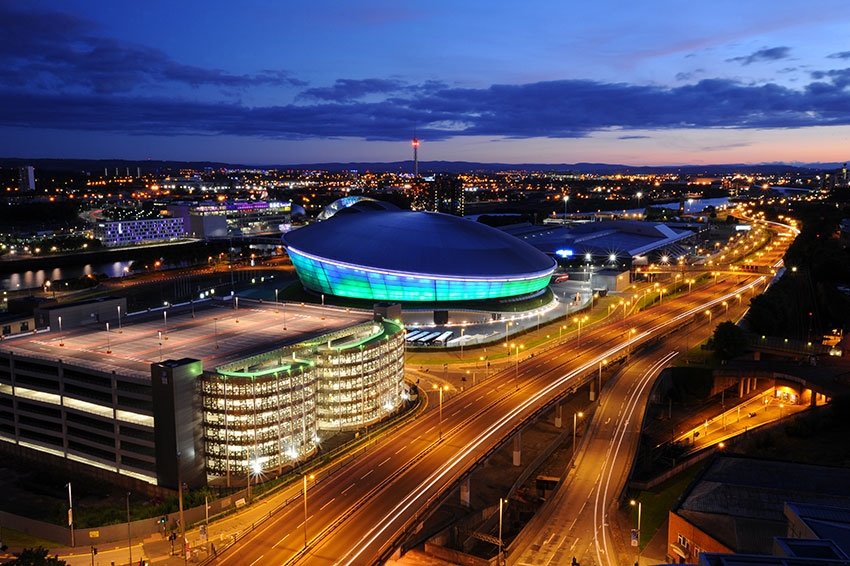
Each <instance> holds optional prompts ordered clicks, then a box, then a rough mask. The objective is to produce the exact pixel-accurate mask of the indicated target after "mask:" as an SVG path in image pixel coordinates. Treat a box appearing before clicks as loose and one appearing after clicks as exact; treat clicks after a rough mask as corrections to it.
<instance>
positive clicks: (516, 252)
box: [284, 208, 557, 302]
mask: <svg viewBox="0 0 850 566" xmlns="http://www.w3.org/2000/svg"><path fill="white" fill-rule="evenodd" d="M284 241H285V243H286V246H287V251H288V252H289V256H290V258H291V259H292V263H293V265H294V266H295V269H296V271H297V273H298V276H299V278H300V279H301V282H302V283H303V285H304V287H306V288H307V289H309V290H312V291H315V292H318V293H324V294H328V295H336V296H339V297H351V298H358V299H371V300H389V301H409V302H424V301H436V302H454V301H471V300H485V299H500V298H505V297H516V296H521V295H526V294H530V293H535V292H537V291H540V290H542V289H544V288H545V287H546V286H547V285H548V284H549V280H550V278H551V276H552V272H553V271H554V269H555V267H556V265H557V264H556V262H555V260H554V259H552V258H551V257H549V256H547V255H545V254H544V253H542V252H540V251H538V250H537V249H535V248H534V247H532V246H530V245H529V244H526V243H525V242H522V241H520V240H518V239H517V238H515V237H513V236H510V235H508V234H505V233H504V232H502V231H500V230H497V229H495V228H492V227H490V226H487V225H484V224H481V223H478V222H473V221H470V220H466V219H463V218H458V217H456V216H451V215H447V214H440V213H435V212H411V211H403V210H385V211H354V210H353V208H348V209H345V210H344V211H342V213H340V214H338V215H335V216H333V217H331V218H329V219H327V220H325V221H324V222H321V223H319V224H313V225H310V226H306V227H304V228H301V229H298V230H295V231H292V232H289V233H288V234H286V236H284Z"/></svg>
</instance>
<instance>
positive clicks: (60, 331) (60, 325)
mask: <svg viewBox="0 0 850 566" xmlns="http://www.w3.org/2000/svg"><path fill="white" fill-rule="evenodd" d="M59 334H62V317H61V316H60V317H59ZM59 345H60V346H64V345H65V340H63V339H62V337H61V336H60V337H59Z"/></svg>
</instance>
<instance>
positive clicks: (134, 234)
mask: <svg viewBox="0 0 850 566" xmlns="http://www.w3.org/2000/svg"><path fill="white" fill-rule="evenodd" d="M185 236H186V227H185V222H184V220H183V219H182V218H153V219H150V220H119V221H115V222H101V223H99V224H98V225H97V227H96V228H95V229H94V237H95V238H97V239H98V240H100V241H101V243H102V244H103V245H104V246H106V247H107V248H114V247H118V246H132V245H134V244H146V243H151V242H166V241H168V240H176V239H178V238H183V237H185Z"/></svg>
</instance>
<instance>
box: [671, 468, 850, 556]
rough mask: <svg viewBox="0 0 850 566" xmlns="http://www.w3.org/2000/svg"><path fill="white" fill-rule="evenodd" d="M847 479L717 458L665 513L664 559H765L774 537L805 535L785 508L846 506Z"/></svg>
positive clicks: (828, 472) (836, 472)
mask: <svg viewBox="0 0 850 566" xmlns="http://www.w3.org/2000/svg"><path fill="white" fill-rule="evenodd" d="M848 480H850V472H848V470H846V469H844V468H835V467H829V466H817V465H813V464H805V463H798V462H780V461H774V460H763V459H758V458H750V457H746V456H737V455H723V456H721V457H717V458H715V459H714V460H712V461H711V463H709V464H708V465H707V466H706V467H705V468H703V470H702V471H701V472H700V473H699V474H698V475H697V477H696V478H695V479H694V480H693V482H691V484H690V486H688V488H687V489H686V490H685V492H684V493H683V494H682V496H681V497H680V498H679V500H678V501H677V502H676V504H675V505H674V506H673V508H672V509H671V510H670V512H669V522H668V528H667V547H668V552H667V557H668V561H669V562H676V563H681V564H693V563H695V562H697V561H698V560H699V561H700V563H701V564H702V563H706V562H704V561H703V560H702V555H703V554H704V553H706V554H708V553H717V554H728V553H738V554H745V555H747V554H750V555H769V554H771V553H772V552H773V550H774V544H775V538H776V537H785V536H792V537H799V536H801V535H802V536H805V534H803V533H802V530H803V529H802V528H801V527H799V526H797V527H795V522H794V521H793V520H791V521H790V525H789V519H793V518H792V517H790V516H789V513H788V506H789V505H791V504H795V505H794V507H796V508H798V509H803V508H806V507H808V506H824V505H826V506H837V507H844V508H850V481H848ZM707 563H710V564H715V562H714V561H709V562H707ZM733 563H734V562H730V564H733ZM759 564H768V563H767V562H759Z"/></svg>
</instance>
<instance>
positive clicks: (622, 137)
mask: <svg viewBox="0 0 850 566" xmlns="http://www.w3.org/2000/svg"><path fill="white" fill-rule="evenodd" d="M617 139H618V140H648V139H649V136H620V137H618V138H617Z"/></svg>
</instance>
